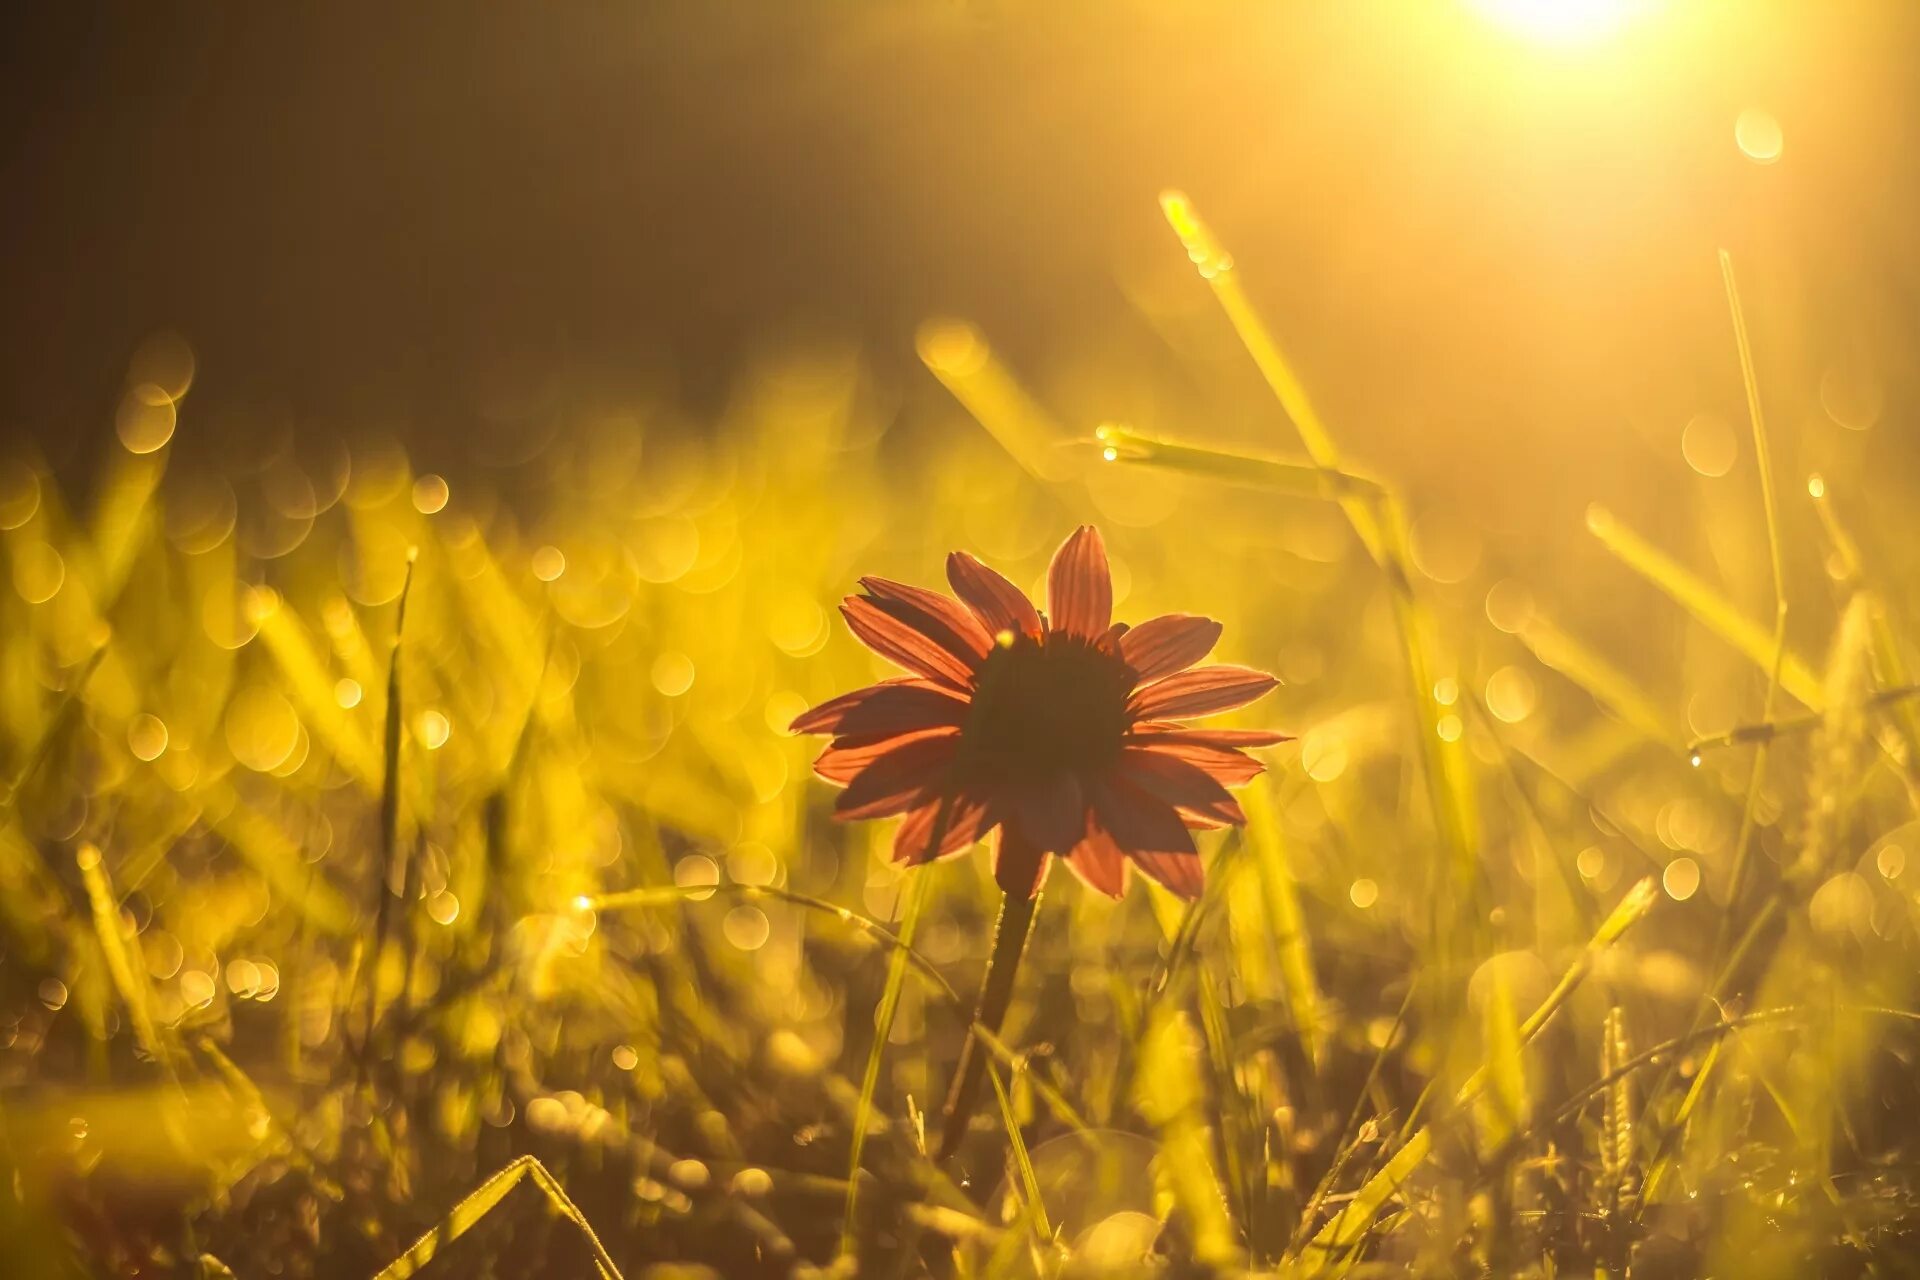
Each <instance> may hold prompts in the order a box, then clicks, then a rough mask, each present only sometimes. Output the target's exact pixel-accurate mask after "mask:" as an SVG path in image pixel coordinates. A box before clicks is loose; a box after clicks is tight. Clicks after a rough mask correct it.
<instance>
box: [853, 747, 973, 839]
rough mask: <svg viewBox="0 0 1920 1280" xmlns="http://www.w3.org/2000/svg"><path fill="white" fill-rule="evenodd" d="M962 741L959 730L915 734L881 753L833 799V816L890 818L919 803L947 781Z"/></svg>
mask: <svg viewBox="0 0 1920 1280" xmlns="http://www.w3.org/2000/svg"><path fill="white" fill-rule="evenodd" d="M959 745H960V737H959V735H958V734H953V735H950V736H945V737H921V738H914V739H911V740H909V741H907V742H906V743H904V744H902V745H900V746H898V747H896V748H894V749H893V750H892V751H889V752H887V753H886V754H885V755H882V756H880V757H878V758H877V759H875V760H874V761H873V762H872V763H871V764H869V765H868V766H867V767H866V768H865V769H863V770H861V771H860V772H859V773H858V774H856V775H854V778H853V780H852V781H851V782H849V783H848V784H847V789H846V790H845V791H842V792H841V793H840V795H839V798H838V799H837V800H835V801H834V805H833V815H834V817H836V818H843V819H853V818H887V817H891V816H893V815H894V814H896V813H905V812H906V811H907V810H909V809H912V808H916V807H918V805H919V804H921V803H922V802H923V796H924V795H925V794H930V793H934V792H937V791H938V790H939V789H940V788H941V787H942V786H943V785H944V784H945V782H946V780H947V773H948V771H949V770H950V769H951V768H952V766H953V757H954V753H955V751H956V750H957V749H958V747H959Z"/></svg>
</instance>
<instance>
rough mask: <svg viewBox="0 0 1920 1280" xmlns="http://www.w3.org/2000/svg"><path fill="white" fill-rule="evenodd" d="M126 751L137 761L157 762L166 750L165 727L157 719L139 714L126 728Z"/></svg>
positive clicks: (156, 717)
mask: <svg viewBox="0 0 1920 1280" xmlns="http://www.w3.org/2000/svg"><path fill="white" fill-rule="evenodd" d="M127 749H128V750H129V751H131V752H133V754H134V757H135V758H136V759H139V760H158V759H159V758H160V753H161V752H163V751H165V750H166V749H167V726H166V724H165V723H164V722H163V721H162V720H161V719H160V718H159V717H158V716H153V715H148V714H146V713H144V712H143V713H141V714H140V715H137V716H135V717H134V718H133V722H132V723H131V724H129V725H128V726H127Z"/></svg>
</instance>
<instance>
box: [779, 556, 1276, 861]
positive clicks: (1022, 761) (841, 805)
mask: <svg viewBox="0 0 1920 1280" xmlns="http://www.w3.org/2000/svg"><path fill="white" fill-rule="evenodd" d="M947 578H948V580H949V581H950V582H952V584H953V590H954V594H955V595H957V596H959V597H960V601H958V602H956V601H955V600H953V599H951V598H949V597H947V596H943V595H940V594H939V593H937V592H933V591H927V590H924V589H922V588H920V587H910V586H907V585H905V584H903V583H898V582H889V581H887V580H886V579H884V578H862V579H861V580H860V586H861V588H862V589H863V594H861V595H857V596H849V597H847V600H846V602H845V603H844V604H842V605H841V607H840V611H841V613H842V614H844V615H845V616H846V619H847V625H848V626H850V627H851V628H852V629H853V633H854V634H855V635H856V636H858V637H859V638H860V639H861V640H862V641H863V642H864V643H865V644H866V645H867V646H868V647H869V648H871V649H872V650H874V652H876V653H878V654H880V655H881V656H883V657H885V658H887V659H889V660H891V661H893V662H895V663H897V664H898V665H900V666H901V667H904V668H906V669H907V670H908V671H911V672H913V675H912V676H910V677H907V678H905V679H898V680H888V681H885V682H883V683H880V684H876V685H872V686H869V687H868V688H865V689H858V690H855V691H854V692H852V693H849V694H845V695H843V696H842V697H838V698H835V699H833V700H832V701H830V702H825V703H822V704H821V705H820V706H817V707H815V708H813V710H811V711H808V712H806V713H805V714H804V715H802V716H800V717H799V718H798V719H796V720H795V721H794V722H793V729H794V731H795V732H796V733H824V734H831V735H833V742H832V744H831V745H830V746H828V748H827V749H826V751H825V752H823V753H822V754H821V756H820V758H819V760H818V761H816V762H815V763H814V769H815V770H816V771H817V772H818V773H819V774H820V776H821V777H823V778H826V779H827V780H828V781H830V782H835V783H839V784H841V785H842V786H844V787H845V788H846V790H844V791H842V792H841V793H840V796H839V799H838V801H837V802H836V803H835V805H834V816H835V817H838V818H843V819H854V818H884V817H889V816H893V815H898V814H905V815H906V822H905V823H903V824H902V826H901V828H900V833H899V835H898V836H897V837H896V838H895V840H894V847H893V848H894V858H895V860H896V861H900V862H908V863H920V862H927V861H931V860H932V859H933V858H936V857H943V856H946V855H948V854H952V853H958V852H960V851H961V850H963V849H965V848H967V847H968V846H969V845H971V844H972V843H973V842H974V841H976V840H979V839H980V838H982V837H983V836H985V835H987V834H988V833H989V832H991V831H993V830H994V829H995V828H998V830H999V833H1000V838H999V840H998V842H997V845H996V847H995V850H994V864H993V865H994V875H995V878H996V879H997V880H998V881H999V882H1000V885H1001V887H1002V888H1004V889H1005V890H1006V891H1007V892H1008V893H1010V894H1020V895H1024V896H1032V895H1033V894H1035V893H1038V892H1039V890H1040V885H1041V884H1042V882H1043V881H1044V880H1045V878H1046V871H1047V867H1048V865H1049V860H1050V858H1051V857H1052V855H1054V854H1059V855H1060V856H1062V857H1064V858H1065V859H1066V860H1067V865H1068V866H1070V867H1072V868H1073V870H1074V871H1075V872H1076V873H1077V874H1078V875H1079V877H1080V878H1081V879H1082V880H1084V881H1085V882H1086V883H1087V884H1088V885H1090V886H1091V887H1093V888H1095V889H1098V890H1099V891H1100V892H1102V893H1105V894H1109V895H1111V896H1113V897H1116V898H1117V897H1119V896H1120V895H1121V894H1122V893H1123V892H1124V891H1125V889H1126V871H1127V863H1128V862H1130V861H1131V862H1132V863H1133V864H1134V865H1136V866H1138V867H1139V868H1140V870H1142V871H1143V872H1145V873H1146V874H1147V875H1149V876H1151V877H1153V878H1154V879H1155V880H1158V881H1159V882H1160V883H1161V884H1163V885H1165V886H1166V887H1167V888H1169V889H1171V890H1172V891H1173V892H1174V893H1177V894H1179V895H1180V896H1181V897H1183V898H1192V897H1194V896H1195V895H1196V894H1198V893H1199V891H1200V882H1201V874H1200V858H1199V854H1198V852H1197V851H1196V850H1195V848H1194V843H1193V836H1192V833H1191V832H1190V831H1189V828H1195V827H1221V826H1226V825H1228V824H1234V825H1239V824H1242V823H1244V822H1245V821H1246V815H1245V814H1244V813H1243V812H1241V809H1240V806H1239V804H1238V803H1236V802H1235V801H1234V799H1233V797H1232V796H1231V795H1229V794H1228V793H1227V787H1229V786H1236V785H1239V784H1241V783H1245V782H1247V781H1249V780H1250V779H1252V778H1253V777H1255V776H1256V775H1257V774H1259V773H1260V771H1261V768H1262V766H1261V765H1260V764H1259V763H1258V762H1257V761H1255V760H1253V759H1251V758H1250V757H1248V756H1247V755H1246V754H1244V752H1243V751H1242V750H1241V748H1244V747H1261V746H1270V745H1272V744H1273V743H1276V742H1284V741H1286V735H1284V734H1278V733H1266V732H1261V731H1258V730H1247V729H1195V728H1189V727H1187V726H1185V725H1182V724H1179V723H1176V722H1177V721H1181V720H1187V719H1191V718H1193V717H1196V716H1205V715H1211V714H1213V713H1214V712H1218V711H1226V710H1228V709H1230V708H1232V707H1238V706H1241V705H1243V704H1245V703H1248V702H1252V701H1253V700H1254V699H1255V698H1258V697H1260V696H1261V695H1262V694H1264V693H1266V692H1267V691H1268V690H1270V689H1272V688H1273V687H1274V685H1275V684H1277V683H1278V681H1276V680H1275V679H1274V678H1273V677H1272V676H1270V675H1267V674H1265V673H1264V672H1260V671H1252V670H1248V669H1247V668H1245V667H1231V666H1212V667H1199V668H1195V667H1194V665H1193V664H1194V663H1196V662H1199V661H1200V660H1201V659H1202V658H1204V657H1206V656H1207V654H1208V652H1210V651H1211V650H1212V648H1213V646H1214V642H1215V641H1217V640H1218V639H1219V638H1220V624H1219V623H1218V622H1215V621H1213V620H1212V619H1211V618H1201V617H1194V616H1192V615H1189V614H1168V615H1166V616H1164V617H1159V618H1154V619H1152V620H1150V621H1148V622H1143V623H1141V624H1140V625H1139V626H1137V627H1133V628H1131V629H1129V628H1128V627H1127V625H1126V624H1125V623H1115V622H1113V621H1112V618H1111V614H1112V611H1113V585H1112V582H1111V580H1110V578H1109V577H1108V574H1107V553H1106V548H1105V546H1104V545H1103V544H1102V543H1101V541H1100V533H1099V531H1098V530H1096V529H1094V528H1093V527H1092V526H1091V525H1087V526H1083V527H1081V528H1080V529H1078V530H1076V531H1075V532H1074V534H1073V536H1072V537H1070V538H1068V539H1067V541H1066V542H1065V543H1064V544H1063V545H1062V546H1061V548H1060V550H1059V551H1058V552H1057V553H1056V554H1055V555H1054V558H1053V565H1052V567H1051V568H1050V569H1049V570H1048V573H1047V595H1048V602H1049V604H1050V605H1051V606H1052V617H1050V618H1049V617H1045V616H1043V615H1041V614H1040V613H1039V612H1038V611H1036V610H1035V609H1034V607H1033V604H1032V602H1030V601H1029V600H1028V599H1027V597H1026V595H1025V594H1024V593H1023V592H1022V591H1021V590H1020V589H1019V588H1018V587H1016V586H1014V585H1013V583H1011V582H1009V581H1007V579H1005V578H1003V577H1001V576H1000V575H999V574H998V573H995V572H994V571H993V570H992V569H989V568H988V567H987V566H986V565H984V564H982V563H981V562H980V561H978V560H976V559H974V558H973V557H972V556H970V555H967V554H966V553H965V552H960V551H956V552H954V553H953V554H952V555H950V556H948V557H947ZM961 602H964V603H961Z"/></svg>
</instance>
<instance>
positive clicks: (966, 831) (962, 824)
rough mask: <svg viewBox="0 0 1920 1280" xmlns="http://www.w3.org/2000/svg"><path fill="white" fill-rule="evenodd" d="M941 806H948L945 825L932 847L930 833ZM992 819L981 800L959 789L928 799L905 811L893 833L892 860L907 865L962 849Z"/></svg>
mask: <svg viewBox="0 0 1920 1280" xmlns="http://www.w3.org/2000/svg"><path fill="white" fill-rule="evenodd" d="M942 807H946V808H947V809H948V813H947V819H946V822H947V829H946V833H945V835H944V836H943V837H942V838H941V840H940V847H939V848H938V849H935V848H933V847H932V844H933V833H934V830H935V828H936V827H938V826H939V823H940V811H941V809H942ZM992 826H993V822H992V821H991V820H990V819H989V818H988V816H987V806H986V803H985V802H984V801H982V800H979V799H976V798H974V797H972V796H969V795H967V794H966V793H964V792H962V793H961V794H959V795H958V796H953V797H950V798H942V799H938V800H932V801H929V802H928V803H926V804H923V805H921V806H920V807H919V808H918V809H915V810H913V812H911V813H909V814H908V815H907V820H906V821H905V822H903V823H901V824H900V830H899V831H898V832H897V833H896V834H895V835H894V837H893V860H894V861H895V862H904V863H908V864H910V865H918V864H920V863H923V862H932V861H933V860H934V859H935V858H944V857H946V856H948V855H949V854H954V853H958V852H960V851H961V850H962V849H965V848H966V847H967V846H968V845H970V844H972V843H973V842H974V841H976V840H978V839H980V837H982V836H984V835H985V834H987V832H988V830H989V829H991V828H992Z"/></svg>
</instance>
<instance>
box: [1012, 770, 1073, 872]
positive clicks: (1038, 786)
mask: <svg viewBox="0 0 1920 1280" xmlns="http://www.w3.org/2000/svg"><path fill="white" fill-rule="evenodd" d="M999 798H1000V800H1001V802H1002V804H1003V805H1004V806H1005V808H1006V811H1007V816H1008V818H1009V819H1010V820H1012V821H1014V822H1016V823H1018V824H1019V827H1020V832H1021V834H1022V835H1023V836H1024V837H1025V838H1026V839H1028V840H1030V841H1031V842H1033V843H1034V844H1035V845H1038V846H1039V847H1040V848H1042V849H1045V850H1046V851H1047V852H1049V853H1065V852H1066V851H1067V850H1069V849H1071V848H1073V846H1074V845H1076V844H1078V843H1079V842H1080V837H1081V836H1082V835H1083V834H1085V832H1086V829H1087V799H1086V794H1085V793H1084V792H1083V791H1081V789H1080V779H1079V778H1077V777H1075V776H1074V775H1073V774H1071V773H1062V774H1059V775H1056V776H1054V777H1051V778H1032V779H1026V780H1023V781H1021V782H1018V783H1014V784H1012V785H1010V786H1008V787H1007V788H1006V789H1005V790H1004V791H1003V792H1001V793H1000V796H999Z"/></svg>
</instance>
